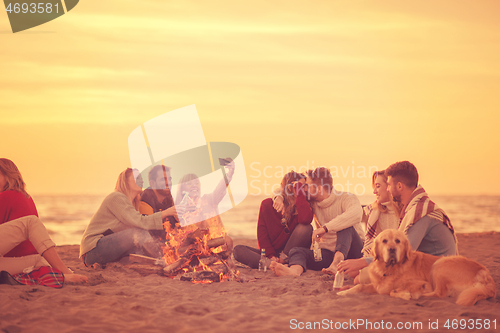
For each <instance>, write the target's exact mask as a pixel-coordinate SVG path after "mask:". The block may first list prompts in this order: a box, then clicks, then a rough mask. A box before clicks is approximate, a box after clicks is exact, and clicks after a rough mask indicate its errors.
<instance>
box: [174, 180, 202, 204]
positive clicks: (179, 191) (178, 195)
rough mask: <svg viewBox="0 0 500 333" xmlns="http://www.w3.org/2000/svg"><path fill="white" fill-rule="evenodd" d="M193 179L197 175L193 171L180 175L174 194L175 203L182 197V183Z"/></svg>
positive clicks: (179, 201) (178, 202)
mask: <svg viewBox="0 0 500 333" xmlns="http://www.w3.org/2000/svg"><path fill="white" fill-rule="evenodd" d="M195 179H198V176H197V175H195V174H194V173H188V174H186V175H184V176H182V178H181V180H179V187H178V188H177V194H176V195H175V204H176V205H178V204H180V203H181V201H182V198H183V197H184V194H182V192H184V187H185V186H184V184H185V183H187V182H189V181H191V180H195Z"/></svg>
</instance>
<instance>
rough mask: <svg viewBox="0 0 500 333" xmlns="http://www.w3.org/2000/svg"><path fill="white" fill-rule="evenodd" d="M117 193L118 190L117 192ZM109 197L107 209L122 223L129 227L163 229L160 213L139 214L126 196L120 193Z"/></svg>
mask: <svg viewBox="0 0 500 333" xmlns="http://www.w3.org/2000/svg"><path fill="white" fill-rule="evenodd" d="M117 193H118V192H117ZM119 194H121V195H116V196H114V197H112V198H111V200H110V202H109V206H108V208H109V210H110V211H111V213H112V214H113V215H114V216H115V217H116V218H117V219H118V220H119V221H120V222H122V223H124V224H126V225H129V226H131V227H137V228H141V229H146V230H163V223H162V213H163V212H158V213H154V214H152V215H147V216H144V215H141V213H139V212H138V211H137V210H135V208H134V206H132V204H131V203H130V201H129V200H128V198H127V197H126V196H125V195H124V194H122V193H119Z"/></svg>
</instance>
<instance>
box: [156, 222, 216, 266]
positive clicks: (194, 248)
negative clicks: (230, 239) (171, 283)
mask: <svg viewBox="0 0 500 333" xmlns="http://www.w3.org/2000/svg"><path fill="white" fill-rule="evenodd" d="M198 231H199V229H198V230H197V231H195V232H193V233H191V234H190V235H189V236H188V237H187V238H186V240H187V241H186V242H184V244H185V243H190V242H191V241H193V240H194V239H195V238H196V237H197V236H196V235H194V236H192V234H195V233H197V232H198ZM200 234H201V232H200ZM188 239H189V240H188ZM224 244H225V240H224V237H218V238H214V239H209V240H208V241H207V248H209V249H210V248H215V247H219V246H221V245H224ZM201 246H202V244H201V243H200V242H199V241H196V240H195V241H193V243H191V244H189V245H188V246H187V247H181V248H180V249H179V252H180V253H182V254H181V256H180V258H179V259H177V260H176V261H175V262H173V263H171V264H170V265H167V266H166V267H165V268H164V269H163V271H164V272H165V273H166V274H167V275H170V274H172V273H175V272H176V271H178V270H180V269H182V268H184V267H185V266H187V265H188V264H189V263H190V262H191V260H192V258H193V256H195V255H197V254H200V253H201V249H200V247H201ZM193 259H194V258H193Z"/></svg>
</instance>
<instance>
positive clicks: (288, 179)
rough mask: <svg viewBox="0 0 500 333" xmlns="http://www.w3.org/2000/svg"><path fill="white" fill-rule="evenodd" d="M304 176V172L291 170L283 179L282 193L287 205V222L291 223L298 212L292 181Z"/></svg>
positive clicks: (284, 214) (284, 216)
mask: <svg viewBox="0 0 500 333" xmlns="http://www.w3.org/2000/svg"><path fill="white" fill-rule="evenodd" d="M302 178H305V176H304V175H303V174H301V173H297V172H295V171H290V172H289V173H287V174H286V175H285V176H284V177H283V179H282V180H281V195H282V196H283V204H284V206H285V212H284V213H283V218H284V219H285V221H286V223H289V222H290V221H291V219H292V216H293V215H295V214H297V208H296V207H295V201H296V200H297V198H296V197H295V193H294V191H293V185H292V183H293V182H296V181H298V180H299V179H302Z"/></svg>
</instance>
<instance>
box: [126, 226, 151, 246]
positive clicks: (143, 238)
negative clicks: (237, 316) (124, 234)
mask: <svg viewBox="0 0 500 333" xmlns="http://www.w3.org/2000/svg"><path fill="white" fill-rule="evenodd" d="M130 232H131V233H132V239H133V240H134V243H135V244H136V245H142V244H144V243H145V242H148V241H151V240H152V239H153V237H151V234H150V233H149V230H145V229H140V228H132V229H130Z"/></svg>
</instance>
